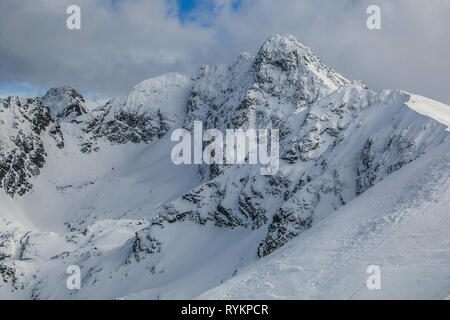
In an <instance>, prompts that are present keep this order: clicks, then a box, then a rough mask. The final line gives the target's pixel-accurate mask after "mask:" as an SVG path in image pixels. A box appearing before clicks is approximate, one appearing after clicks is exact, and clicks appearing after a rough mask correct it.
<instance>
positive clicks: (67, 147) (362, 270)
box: [0, 35, 450, 299]
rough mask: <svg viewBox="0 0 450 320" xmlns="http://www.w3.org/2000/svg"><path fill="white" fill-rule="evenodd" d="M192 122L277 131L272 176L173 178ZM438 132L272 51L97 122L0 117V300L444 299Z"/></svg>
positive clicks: (81, 116)
mask: <svg viewBox="0 0 450 320" xmlns="http://www.w3.org/2000/svg"><path fill="white" fill-rule="evenodd" d="M194 121H201V122H202V123H203V129H204V130H206V129H212V128H215V129H219V130H221V131H222V132H225V130H226V129H230V128H231V129H237V128H242V129H244V130H247V129H249V128H253V129H277V130H279V138H280V144H279V155H280V162H279V170H278V172H277V173H276V174H275V175H272V176H264V175H261V174H260V169H261V167H262V165H260V164H256V165H248V164H241V165H225V164H224V165H217V164H213V165H207V164H199V165H194V164H192V165H175V164H174V163H173V162H172V161H171V150H172V148H173V146H174V144H175V143H174V142H172V141H171V133H172V132H173V130H175V129H178V128H185V129H187V130H190V131H192V129H193V124H194ZM449 126H450V107H449V106H447V105H444V104H442V103H439V102H436V101H434V100H431V99H428V98H425V97H422V96H418V95H415V94H411V93H408V92H404V91H400V90H385V91H381V92H376V91H373V90H371V89H369V88H368V87H367V86H366V85H365V84H364V83H362V82H359V81H351V80H348V79H346V78H345V77H343V76H341V75H340V74H338V73H337V72H335V71H334V70H332V69H331V68H329V67H327V66H325V65H324V64H323V63H322V62H321V61H320V60H319V58H318V57H317V56H316V55H315V54H314V53H313V52H312V51H311V49H309V48H307V47H305V46H303V45H302V44H301V43H299V42H298V41H297V40H296V39H295V38H294V37H292V36H285V37H283V36H280V35H273V36H271V37H270V38H268V39H267V40H266V41H265V42H264V43H263V45H262V46H261V48H260V49H259V51H258V52H257V54H256V56H253V55H250V54H248V53H244V54H241V55H240V56H239V57H237V58H236V59H235V61H234V62H233V63H232V64H230V65H218V66H203V67H202V68H201V69H200V70H199V72H198V74H197V76H195V77H194V78H190V77H186V76H184V75H181V74H176V73H170V74H165V75H162V76H159V77H156V78H153V79H150V80H146V81H144V82H142V83H140V84H138V85H137V86H136V87H135V88H134V89H133V90H132V91H131V92H130V93H129V94H128V95H126V96H123V97H119V98H115V99H112V100H110V101H109V102H107V103H106V104H105V105H97V104H95V103H93V102H90V101H89V100H87V99H86V98H85V97H83V96H82V95H81V94H80V93H79V92H77V90H75V89H74V88H71V87H67V86H66V87H61V88H54V89H50V90H49V91H48V92H47V94H45V96H43V97H37V98H20V97H14V96H11V97H8V98H6V99H0V299H197V298H201V299H330V298H331V299H399V298H401V299H446V298H450V232H449V230H450V209H449V208H450V177H449V173H450V131H449ZM72 265H76V266H79V268H80V270H81V289H79V290H69V289H68V288H67V287H66V280H67V278H68V277H69V276H70V275H69V274H67V273H66V270H67V268H68V267H69V266H72ZM371 265H378V266H379V267H380V269H381V290H369V289H368V288H367V286H366V281H367V278H368V277H369V276H370V274H367V273H366V270H367V268H368V266H371Z"/></svg>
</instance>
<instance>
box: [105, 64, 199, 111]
mask: <svg viewBox="0 0 450 320" xmlns="http://www.w3.org/2000/svg"><path fill="white" fill-rule="evenodd" d="M190 85H191V79H190V78H189V77H187V76H185V75H182V74H179V73H168V74H164V75H161V76H158V77H155V78H151V79H148V80H144V81H142V82H140V83H139V84H137V85H136V86H135V87H134V89H133V90H132V91H131V92H130V93H129V94H127V95H126V96H123V97H121V98H118V99H114V100H113V101H112V103H111V105H112V111H114V112H117V111H120V110H122V111H126V112H136V113H138V114H142V113H146V112H150V111H153V112H154V111H157V110H158V109H159V110H160V111H161V112H165V113H171V114H177V115H180V114H181V113H183V112H184V110H183V108H182V107H183V102H184V101H185V100H186V98H187V95H188V94H189V90H190Z"/></svg>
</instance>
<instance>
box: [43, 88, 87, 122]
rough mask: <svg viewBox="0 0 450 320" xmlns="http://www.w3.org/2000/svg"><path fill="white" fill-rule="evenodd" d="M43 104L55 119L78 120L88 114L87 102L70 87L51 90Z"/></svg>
mask: <svg viewBox="0 0 450 320" xmlns="http://www.w3.org/2000/svg"><path fill="white" fill-rule="evenodd" d="M41 103H42V105H43V106H46V107H48V108H49V109H50V114H51V115H52V117H54V118H68V117H70V118H76V117H78V116H81V115H83V114H86V113H87V109H86V100H85V99H84V97H83V96H82V95H81V94H80V93H79V92H78V91H77V90H75V89H74V88H72V87H70V86H63V87H59V88H51V89H50V90H48V91H47V93H46V94H45V95H44V97H42V99H41Z"/></svg>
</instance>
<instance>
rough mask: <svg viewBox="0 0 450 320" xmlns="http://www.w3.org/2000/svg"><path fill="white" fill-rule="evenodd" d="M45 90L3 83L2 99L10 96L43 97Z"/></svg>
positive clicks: (0, 91)
mask: <svg viewBox="0 0 450 320" xmlns="http://www.w3.org/2000/svg"><path fill="white" fill-rule="evenodd" d="M43 92H45V90H44V89H41V88H37V87H33V86H30V85H28V84H25V83H14V82H13V83H2V84H0V98H6V97H8V96H19V97H24V98H29V97H37V96H41V95H42V93H43Z"/></svg>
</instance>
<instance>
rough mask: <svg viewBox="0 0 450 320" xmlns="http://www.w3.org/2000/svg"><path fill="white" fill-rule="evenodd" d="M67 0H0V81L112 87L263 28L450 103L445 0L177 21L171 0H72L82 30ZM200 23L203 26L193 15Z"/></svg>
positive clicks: (250, 10)
mask: <svg viewBox="0 0 450 320" xmlns="http://www.w3.org/2000/svg"><path fill="white" fill-rule="evenodd" d="M73 2H75V1H74V0H70V1H61V0H33V1H14V0H3V1H1V2H0V30H1V31H0V59H1V60H0V61H1V66H0V83H1V82H2V81H7V80H9V81H11V80H21V81H28V82H30V83H31V84H33V85H37V86H43V87H48V86H53V85H58V84H70V85H74V86H76V87H78V88H81V89H83V90H91V91H95V92H98V93H102V94H105V95H118V94H120V93H123V92H124V91H126V90H128V89H129V88H131V87H132V86H133V85H134V84H136V83H137V82H139V81H140V80H143V79H146V78H149V77H151V76H155V75H157V74H161V73H164V72H169V71H179V72H182V73H188V74H192V73H194V72H196V70H197V68H198V66H199V65H200V64H203V63H227V62H229V61H230V60H231V59H233V58H234V56H235V55H237V54H238V53H240V52H242V51H249V52H251V53H255V51H256V50H257V49H258V47H259V45H260V44H261V43H262V41H264V39H265V38H266V37H268V36H269V35H270V34H272V33H280V34H293V35H294V36H296V37H297V38H298V39H299V41H301V42H303V43H304V44H305V45H308V46H310V47H311V48H312V49H313V50H314V51H315V52H316V53H317V54H318V55H319V56H320V57H321V59H322V60H323V61H324V62H325V63H327V64H328V65H330V66H331V67H333V68H334V69H336V70H337V71H339V72H340V73H342V74H343V75H345V76H346V77H348V78H350V79H358V80H362V81H364V82H366V83H367V84H368V85H369V86H370V87H372V88H375V89H383V88H400V89H405V90H408V91H413V92H416V93H419V94H422V95H425V96H428V97H431V98H434V99H437V100H441V101H443V102H446V103H450V90H448V87H449V84H450V59H448V52H449V51H450V40H449V39H450V37H448V31H450V27H449V21H450V2H449V1H447V0H434V1H422V0H420V1H419V0H378V1H365V0H340V1H336V0H243V2H242V7H241V9H240V10H239V11H238V12H235V11H233V10H231V8H230V2H231V1H227V0H216V3H217V4H218V8H219V9H217V10H216V12H214V18H211V16H209V17H208V16H206V15H205V12H202V14H201V15H199V17H198V19H197V21H196V22H195V23H187V24H184V25H183V24H181V23H180V22H179V21H178V19H177V17H176V14H175V13H176V12H174V11H173V10H172V11H169V7H168V6H169V5H171V4H172V5H173V3H174V1H163V0H152V1H144V0H128V1H125V0H123V1H121V2H119V6H120V7H119V8H118V9H114V8H112V7H111V6H109V5H108V3H109V1H106V0H105V1H100V0H97V1H89V0H81V1H76V2H77V4H79V5H80V6H81V8H82V30H81V31H69V30H67V29H66V28H65V20H66V17H67V15H66V14H65V9H66V7H67V6H68V5H69V4H72V3H73ZM370 4H378V5H379V6H380V7H381V9H382V30H377V31H369V30H368V29H367V28H366V18H367V15H366V8H367V6H368V5H370ZM206 22H207V23H208V26H209V27H208V28H205V27H202V24H204V23H206Z"/></svg>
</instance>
